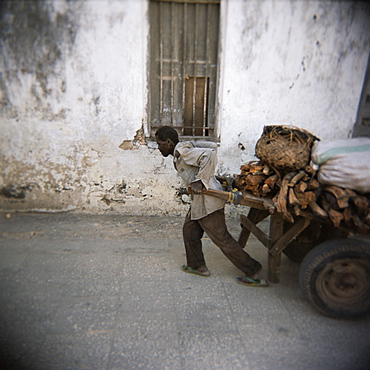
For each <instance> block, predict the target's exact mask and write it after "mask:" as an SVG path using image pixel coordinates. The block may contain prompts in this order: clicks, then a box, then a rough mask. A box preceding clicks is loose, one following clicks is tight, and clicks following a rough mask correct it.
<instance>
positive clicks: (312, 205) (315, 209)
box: [308, 200, 328, 217]
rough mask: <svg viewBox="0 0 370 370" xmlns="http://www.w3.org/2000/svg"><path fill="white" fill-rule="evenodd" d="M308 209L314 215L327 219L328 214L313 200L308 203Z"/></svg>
mask: <svg viewBox="0 0 370 370" xmlns="http://www.w3.org/2000/svg"><path fill="white" fill-rule="evenodd" d="M308 207H309V208H310V209H311V211H312V212H313V213H314V214H315V215H317V216H320V217H328V214H327V213H326V212H325V211H324V210H323V209H322V208H321V207H320V206H319V205H318V204H317V203H316V202H315V201H314V200H312V201H311V202H310V203H308Z"/></svg>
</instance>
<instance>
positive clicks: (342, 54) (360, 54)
mask: <svg viewBox="0 0 370 370" xmlns="http://www.w3.org/2000/svg"><path fill="white" fill-rule="evenodd" d="M222 14H223V19H222V45H223V47H222V50H223V52H222V57H221V58H222V59H221V62H222V68H221V87H222V88H221V91H220V101H221V107H220V116H219V118H220V123H219V124H220V135H221V148H220V158H222V160H221V162H220V165H221V166H222V168H225V171H231V172H235V173H238V170H239V166H240V164H242V163H245V162H247V161H249V160H252V159H255V158H253V156H254V147H255V144H256V142H257V140H258V138H259V137H260V135H261V133H262V130H263V126H264V125H269V124H289V125H294V126H298V127H301V128H304V129H307V130H308V131H310V132H312V133H313V134H315V135H316V136H318V137H320V138H321V139H323V140H325V139H330V138H346V137H348V136H349V135H350V132H351V130H352V128H353V125H354V123H355V120H356V113H357V108H358V103H359V99H360V94H361V89H362V84H363V80H364V72H365V70H366V63H367V58H368V55H369V50H370V49H369V41H370V14H369V6H366V5H365V3H364V2H363V3H360V2H357V3H356V4H354V3H353V2H346V1H334V2H329V1H289V0H280V1H259V0H248V1H243V0H228V1H227V2H224V3H223V13H222ZM239 143H241V144H242V146H243V147H244V148H245V150H240V149H239V148H238V144H239Z"/></svg>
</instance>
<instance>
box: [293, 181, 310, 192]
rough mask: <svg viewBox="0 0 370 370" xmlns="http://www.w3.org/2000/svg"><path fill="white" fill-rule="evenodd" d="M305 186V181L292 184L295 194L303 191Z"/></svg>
mask: <svg viewBox="0 0 370 370" xmlns="http://www.w3.org/2000/svg"><path fill="white" fill-rule="evenodd" d="M307 186H308V184H307V182H304V181H300V182H299V183H298V184H296V185H295V186H294V191H295V193H296V194H297V193H304V192H305V191H306V189H307Z"/></svg>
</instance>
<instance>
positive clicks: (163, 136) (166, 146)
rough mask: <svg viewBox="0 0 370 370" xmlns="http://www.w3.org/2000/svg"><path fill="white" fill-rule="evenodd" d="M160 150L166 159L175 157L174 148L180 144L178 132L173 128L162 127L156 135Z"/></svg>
mask: <svg viewBox="0 0 370 370" xmlns="http://www.w3.org/2000/svg"><path fill="white" fill-rule="evenodd" d="M155 139H156V141H157V144H158V149H159V151H160V152H161V153H162V155H163V156H164V157H168V156H169V155H170V154H171V155H173V151H174V148H175V146H176V144H177V143H178V142H179V135H178V134H177V131H176V130H175V129H174V128H173V127H171V126H162V127H160V128H159V129H158V130H157V132H156V133H155Z"/></svg>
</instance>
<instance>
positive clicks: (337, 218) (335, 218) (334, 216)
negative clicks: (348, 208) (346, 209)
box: [328, 209, 343, 227]
mask: <svg viewBox="0 0 370 370" xmlns="http://www.w3.org/2000/svg"><path fill="white" fill-rule="evenodd" d="M328 215H329V218H330V220H331V222H332V223H333V225H334V226H335V227H339V225H340V222H341V221H342V220H343V214H342V213H340V212H338V211H335V210H334V209H329V210H328Z"/></svg>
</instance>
